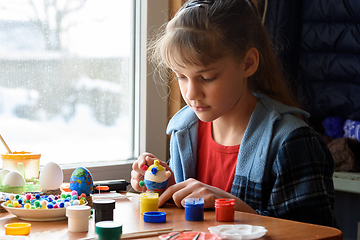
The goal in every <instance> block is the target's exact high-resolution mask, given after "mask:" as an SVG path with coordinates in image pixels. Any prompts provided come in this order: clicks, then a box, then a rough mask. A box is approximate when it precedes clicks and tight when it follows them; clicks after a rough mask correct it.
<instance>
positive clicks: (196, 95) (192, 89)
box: [186, 80, 204, 101]
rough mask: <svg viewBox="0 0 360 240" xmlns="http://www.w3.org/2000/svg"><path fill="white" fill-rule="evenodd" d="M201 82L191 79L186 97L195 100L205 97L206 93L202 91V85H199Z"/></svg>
mask: <svg viewBox="0 0 360 240" xmlns="http://www.w3.org/2000/svg"><path fill="white" fill-rule="evenodd" d="M199 84H200V83H198V81H196V80H189V81H188V83H187V91H186V98H187V99H189V100H191V101H195V100H200V99H202V98H203V97H204V94H203V92H202V89H201V86H199Z"/></svg>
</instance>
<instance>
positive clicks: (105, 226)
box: [95, 221, 122, 240]
mask: <svg viewBox="0 0 360 240" xmlns="http://www.w3.org/2000/svg"><path fill="white" fill-rule="evenodd" d="M95 232H96V234H97V235H98V237H99V240H119V239H120V237H121V234H122V224H119V223H116V222H113V221H100V222H97V223H96V224H95Z"/></svg>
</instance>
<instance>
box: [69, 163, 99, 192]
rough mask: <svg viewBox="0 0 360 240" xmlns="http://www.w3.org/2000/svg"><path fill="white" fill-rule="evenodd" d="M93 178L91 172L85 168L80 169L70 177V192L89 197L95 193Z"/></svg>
mask: <svg viewBox="0 0 360 240" xmlns="http://www.w3.org/2000/svg"><path fill="white" fill-rule="evenodd" d="M93 185H94V183H93V178H92V175H91V173H90V171H89V170H88V169H87V168H84V167H78V168H76V169H75V170H74V172H73V173H72V174H71V177H70V190H71V191H74V190H75V191H76V192H77V193H78V195H80V194H82V193H85V195H86V196H89V195H90V194H91V193H92V191H93Z"/></svg>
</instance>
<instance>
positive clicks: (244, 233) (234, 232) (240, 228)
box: [208, 224, 267, 239]
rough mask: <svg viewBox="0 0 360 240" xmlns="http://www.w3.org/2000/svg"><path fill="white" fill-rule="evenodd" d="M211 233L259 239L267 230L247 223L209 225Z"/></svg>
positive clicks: (226, 237) (232, 237)
mask: <svg viewBox="0 0 360 240" xmlns="http://www.w3.org/2000/svg"><path fill="white" fill-rule="evenodd" d="M208 230H209V231H210V233H215V234H217V235H219V236H220V237H221V238H223V239H257V238H260V237H262V236H264V235H265V234H266V232H267V230H266V229H265V228H264V227H262V226H252V225H247V224H234V225H231V224H229V225H218V226H215V227H209V228H208Z"/></svg>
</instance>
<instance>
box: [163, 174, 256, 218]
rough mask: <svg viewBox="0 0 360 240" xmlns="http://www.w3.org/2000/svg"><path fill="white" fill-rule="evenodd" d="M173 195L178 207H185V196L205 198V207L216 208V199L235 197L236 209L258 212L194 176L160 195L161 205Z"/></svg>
mask: <svg viewBox="0 0 360 240" xmlns="http://www.w3.org/2000/svg"><path fill="white" fill-rule="evenodd" d="M171 197H172V198H173V201H174V203H175V204H176V206H178V207H185V198H204V202H205V204H204V208H214V207H215V199H218V198H233V199H235V210H237V211H242V212H249V213H255V214H257V212H256V211H255V210H254V209H252V208H251V207H250V206H249V205H247V204H246V203H244V202H243V201H242V200H240V199H239V198H237V197H235V196H234V195H232V194H230V193H228V192H225V191H223V190H221V189H219V188H216V187H213V186H210V185H207V184H205V183H202V182H200V181H198V180H196V179H193V178H189V179H187V180H186V181H183V182H180V183H177V184H175V185H172V186H170V187H169V188H167V189H166V190H165V192H164V193H163V194H161V196H160V197H159V206H162V205H163V204H164V203H165V202H166V201H168V200H169V199H170V198H171Z"/></svg>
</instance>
